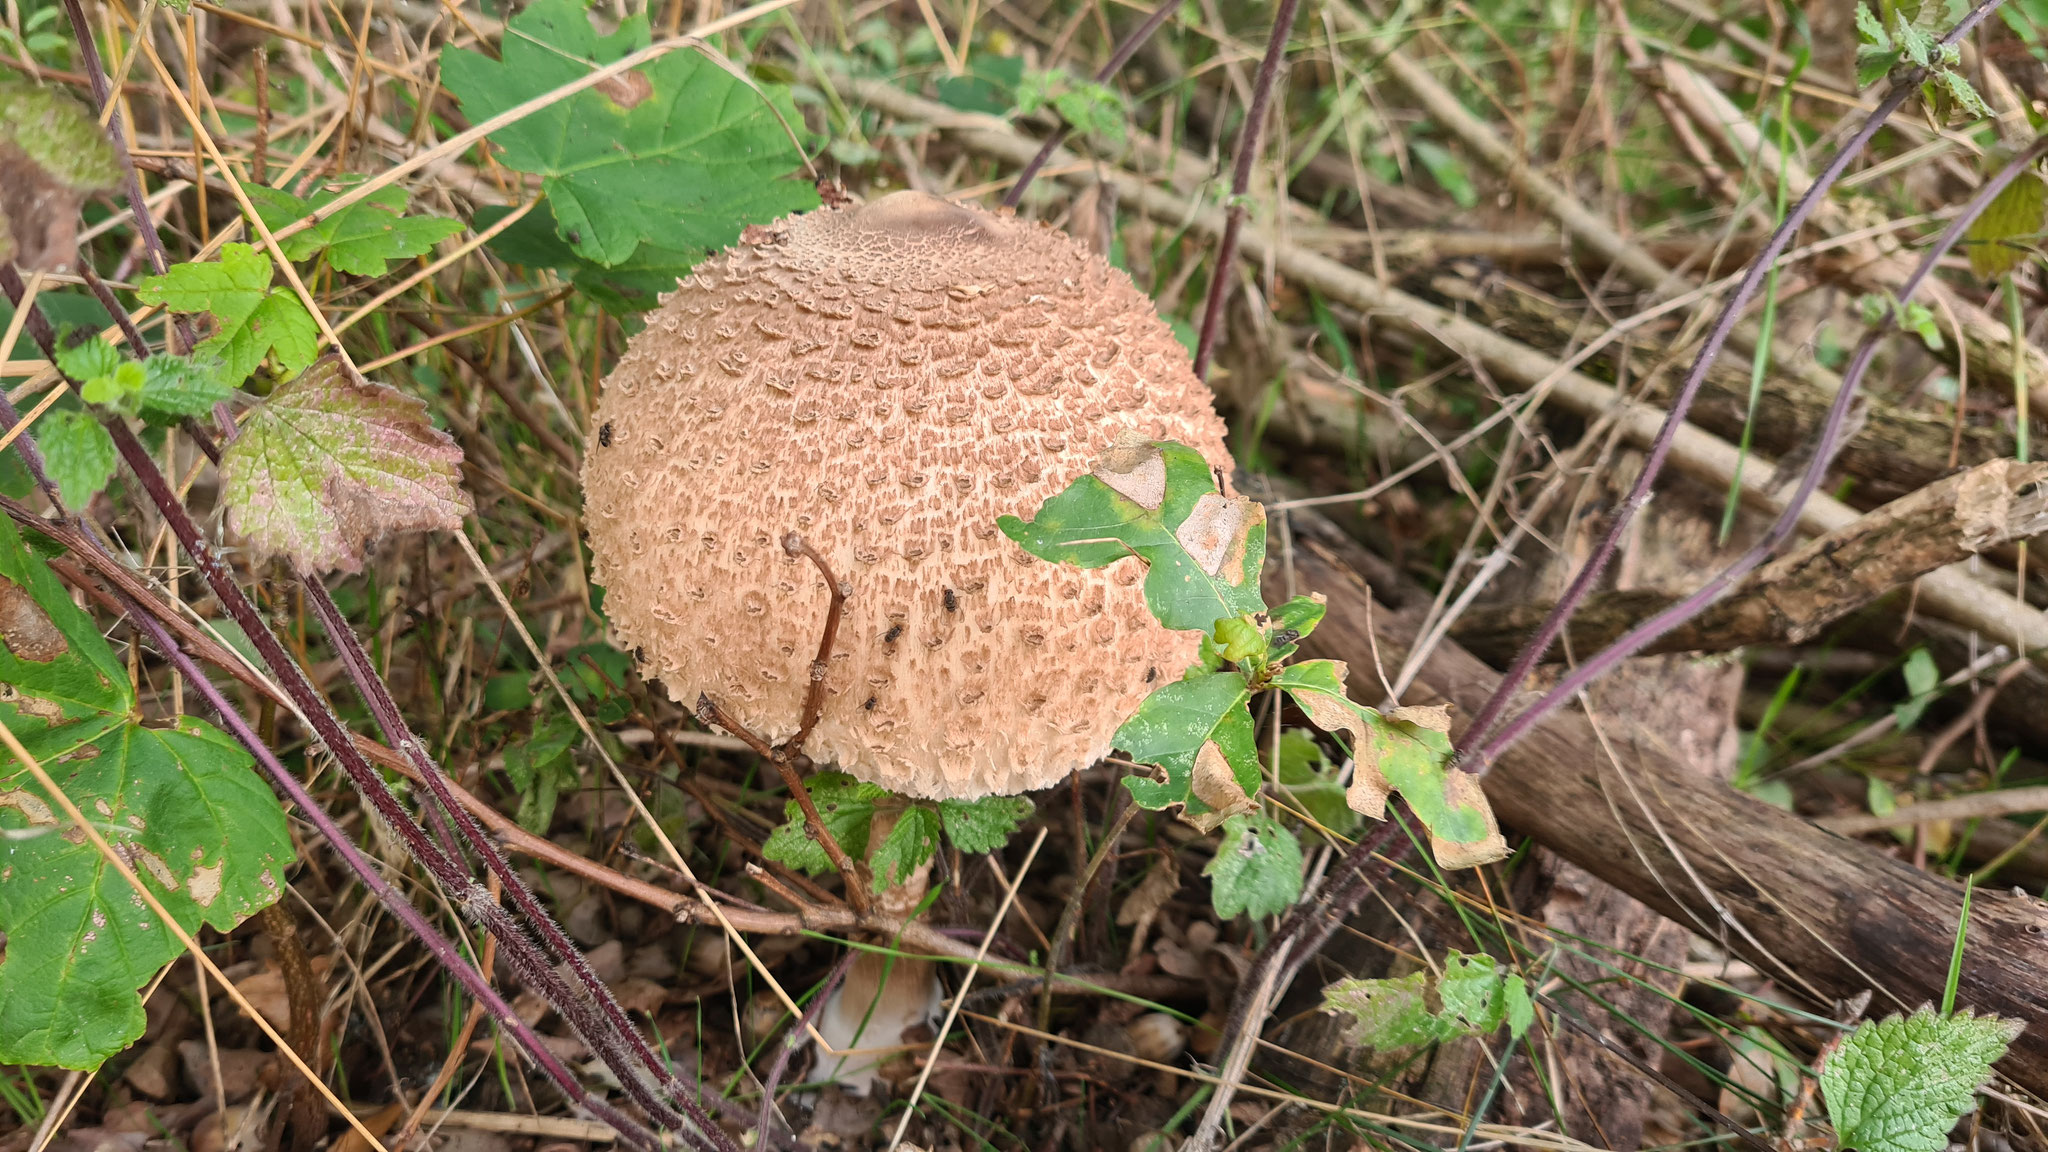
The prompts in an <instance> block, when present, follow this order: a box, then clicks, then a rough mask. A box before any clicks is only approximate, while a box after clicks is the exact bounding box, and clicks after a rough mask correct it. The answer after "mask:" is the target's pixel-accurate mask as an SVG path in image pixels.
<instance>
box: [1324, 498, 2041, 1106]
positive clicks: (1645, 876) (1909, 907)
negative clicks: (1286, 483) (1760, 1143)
mask: <svg viewBox="0 0 2048 1152" xmlns="http://www.w3.org/2000/svg"><path fill="white" fill-rule="evenodd" d="M1294 531H1295V542H1296V548H1295V551H1294V555H1293V563H1294V573H1295V578H1296V579H1297V580H1298V581H1299V583H1300V586H1301V587H1304V588H1314V589H1317V590H1320V591H1323V592H1325V593H1327V594H1328V595H1329V596H1330V603H1329V615H1328V616H1327V617H1325V619H1324V621H1323V624H1322V626H1321V627H1320V628H1318V629H1317V630H1316V632H1315V633H1314V634H1313V635H1312V636H1310V637H1309V638H1308V640H1307V642H1306V643H1305V644H1304V648H1305V650H1307V651H1308V652H1309V653H1310V654H1312V655H1316V656H1325V657H1336V658H1341V659H1345V660H1348V661H1350V662H1352V663H1353V664H1354V665H1355V666H1357V667H1361V668H1370V667H1372V666H1373V662H1374V661H1375V660H1378V661H1379V662H1380V663H1381V664H1383V665H1385V666H1388V667H1393V666H1396V665H1398V664H1399V663H1400V662H1401V660H1402V659H1403V658H1404V657H1405V656H1406V655H1407V652H1408V649H1409V646H1410V645H1411V644H1412V643H1413V642H1414V640H1415V638H1416V633H1417V626H1418V623H1419V621H1420V617H1421V613H1422V609H1423V608H1424V607H1426V603H1425V598H1424V597H1421V596H1420V595H1418V594H1415V593H1413V592H1412V590H1408V589H1404V588H1402V587H1400V586H1399V584H1398V583H1397V578H1396V577H1394V576H1393V575H1392V574H1391V572H1390V571H1389V570H1388V569H1387V568H1386V566H1385V565H1384V564H1381V563H1379V562H1378V561H1376V560H1374V559H1373V558H1372V557H1370V556H1368V555H1366V554H1365V553H1364V552H1363V551H1362V550H1360V549H1359V548H1358V547H1357V546H1356V545H1355V544H1352V543H1351V542H1350V541H1348V540H1346V539H1344V538H1343V537H1342V536H1341V534H1340V533H1338V532H1337V531H1336V530H1335V529H1333V528H1331V527H1330V526H1329V525H1328V524H1327V523H1326V522H1322V521H1319V520H1314V519H1310V518H1307V517H1298V518H1297V519H1296V522H1295V524H1294ZM1368 589H1370V592H1371V598H1372V603H1371V606H1370V610H1369V604H1368ZM1498 681H1499V676H1498V674H1497V673H1495V672H1494V671H1493V670H1492V669H1491V668H1489V667H1487V666H1486V665H1485V664H1482V663H1481V662H1480V661H1479V659H1478V658H1477V657H1475V656H1473V655H1472V654H1471V653H1469V652H1467V651H1465V650H1464V649H1463V648H1460V647H1458V646H1456V645H1454V644H1449V643H1446V644H1441V645H1439V646H1438V647H1437V648H1436V650H1435V651H1434V653H1433V654H1432V655H1431V656H1430V658H1429V660H1428V661H1427V662H1426V663H1425V665H1424V666H1423V669H1422V673H1421V675H1420V676H1419V677H1418V679H1417V680H1416V682H1415V686H1414V688H1413V689H1412V690H1411V693H1410V695H1409V696H1408V697H1407V698H1406V699H1404V700H1403V703H1406V704H1432V703H1438V702H1449V703H1452V704H1454V705H1455V706H1456V707H1457V710H1458V711H1459V712H1461V713H1464V714H1467V715H1469V714H1470V713H1471V712H1472V711H1473V710H1474V709H1476V708H1478V707H1479V706H1480V705H1481V704H1483V703H1484V702H1485V701H1486V699H1487V697H1488V696H1489V695H1490V694H1491V693H1492V692H1493V690H1494V688H1495V687H1496V685H1497V684H1498ZM1485 788H1486V794H1487V797H1488V798H1489V799H1490V800H1491V801H1492V802H1493V807H1494V810H1495V811H1496V812H1497V813H1498V814H1499V816H1500V819H1501V822H1502V824H1503V825H1504V826H1506V827H1509V828H1512V829H1514V830H1516V831H1519V832H1521V833H1525V834H1527V835H1529V836H1530V837H1532V838H1534V839H1535V840H1536V841H1537V842H1538V843H1540V844H1542V845H1543V846H1545V847H1547V848H1549V849H1551V850H1552V851H1554V852H1556V853H1557V854H1558V855H1560V856H1563V857H1564V858H1565V859H1567V860H1570V861H1572V862H1573V863H1575V864H1577V865H1579V866H1580V867H1582V868H1585V869H1586V870H1587V871H1589V872H1591V873H1593V874H1594V875H1596V876H1598V877H1600V878H1601V879H1602V880H1605V881H1607V882H1608V883H1610V884H1613V885H1614V886H1615V887H1617V888H1620V889H1622V890H1623V891H1625V892H1627V893H1628V894H1629V895H1631V896H1633V897H1635V898H1636V899H1637V900H1640V901H1642V902H1643V903H1645V904H1648V905H1649V906H1650V907H1652V908H1654V909H1656V910H1657V911H1658V912H1660V913H1662V914H1663V915H1665V916H1668V917H1670V918H1671V919H1673V920H1674V921H1676V922H1678V923H1679V924H1682V925H1685V926H1686V927H1688V928H1690V929H1692V930H1694V931H1697V932H1699V933H1701V934H1703V935H1705V936H1708V937H1710V938H1712V939H1715V940H1717V941H1719V942H1720V943H1721V944H1722V945H1724V946H1725V947H1727V948H1728V949H1729V950H1731V951H1733V952H1735V953H1738V954H1740V955H1742V956H1744V957H1745V958H1746V959H1748V960H1750V961H1751V962H1752V963H1754V964H1756V965H1757V966H1758V968H1759V969H1760V970H1762V971H1764V972H1766V973H1768V974H1770V975H1771V976H1772V977H1773V978H1774V979H1777V980H1779V981H1781V982H1782V984H1783V986H1784V987H1785V988H1787V989H1788V990H1792V991H1795V992H1798V993H1801V994H1803V995H1806V996H1808V997H1810V998H1811V999H1813V1000H1814V1001H1815V1002H1816V1003H1819V1004H1823V1005H1825V1004H1827V1003H1828V1002H1829V1001H1832V1000H1837V999H1847V998H1849V997H1852V996H1855V995H1857V994H1858V993H1860V992H1862V991H1864V990H1865V989H1872V990H1874V991H1875V993H1876V998H1875V1000H1874V1002H1873V1003H1872V1005H1871V1009H1870V1010H1871V1012H1872V1013H1873V1014H1876V1015H1883V1014H1886V1013H1890V1012H1893V1011H1904V1010H1910V1009H1912V1008H1914V1007H1916V1006H1918V1005H1920V1004H1923V1003H1929V1002H1934V1001H1938V1000H1939V999H1940V998H1941V994H1942V988H1943V985H1944V982H1945V978H1946V976H1947V970H1948V961H1949V952H1950V949H1951V947H1952V946H1953V945H1954V942H1955V926H1956V924H1957V922H1958V921H1959V919H1960V917H1961V914H1962V895H1963V893H1962V888H1961V887H1960V886H1959V885H1957V884H1954V883H1952V882H1950V881H1947V880H1943V879H1940V878H1938V877H1935V876H1932V875H1929V874H1928V873H1925V872H1922V871H1919V870H1917V869H1914V868H1911V867H1909V866H1907V865H1906V864H1904V863H1902V862H1900V861H1897V860H1893V859H1890V858H1889V857H1886V856H1883V855H1880V854H1879V853H1877V852H1875V851H1872V850H1869V849H1867V848H1865V847H1863V846H1861V845H1858V844H1856V843H1854V842H1853V841H1849V840H1845V839H1843V838H1841V837H1839V836H1836V835H1834V834H1833V833H1830V832H1827V831H1824V830H1822V829H1820V828H1816V827H1815V826H1814V825H1812V824H1809V823H1807V822H1806V821H1804V820H1801V819H1799V818H1798V817H1796V816H1792V815H1790V814H1788V813H1785V812H1783V811H1780V810H1779V809H1777V808H1773V807H1771V806H1770V805H1768V804H1763V803H1760V802H1758V801H1756V800H1752V799H1750V798H1749V797H1747V796H1744V795H1742V794H1740V793H1738V792H1736V791H1734V790H1733V789H1731V788H1728V787H1727V786H1726V785H1723V784H1720V783H1716V782H1713V781H1709V780H1705V779H1702V778H1700V777H1699V776H1697V775H1694V774H1693V773H1691V772H1689V771H1687V770H1686V769H1685V768H1684V767H1683V766H1682V765H1681V764H1680V763H1679V762H1678V760H1677V759H1676V758H1675V757H1674V756H1673V755H1672V753H1671V752H1670V750H1668V749H1666V748H1664V747H1662V746H1660V744H1659V742H1658V741H1657V740H1656V739H1655V738H1654V737H1652V736H1650V735H1649V734H1648V733H1647V732H1646V731H1645V730H1644V729H1642V728H1640V727H1638V726H1637V725H1636V724H1635V723H1634V722H1633V721H1632V719H1631V718H1630V717H1628V716H1623V715H1602V716H1599V717H1598V718H1597V726H1596V723H1595V722H1594V721H1593V720H1589V719H1588V718H1587V717H1585V716H1584V715H1579V714H1563V713H1560V714H1555V715H1552V716H1550V717H1549V718H1547V719H1545V720H1544V721H1543V722H1542V723H1540V724H1538V725H1537V726H1536V727H1534V728H1533V729H1532V730H1531V731H1530V732H1529V733H1528V735H1527V736H1526V737H1525V738H1524V739H1522V740H1521V741H1520V742H1519V743H1517V744H1515V745H1513V746H1511V747H1510V748H1509V749H1508V750H1507V751H1505V752H1504V753H1503V754H1502V755H1501V758H1500V760H1499V762H1498V764H1497V765H1496V766H1495V768H1494V770H1493V772H1492V773H1491V774H1489V775H1488V776H1487V778H1486V783H1485ZM1956 1002H1957V1004H1958V1005H1959V1006H1962V1007H1967V1008H1973V1009H1976V1010H1977V1011H1980V1012H1994V1013H1997V1014H1999V1015H2002V1016H2012V1017H2018V1018H2021V1019H2024V1020H2029V1021H2038V1020H2040V1019H2042V1018H2043V1014H2044V1013H2048V903H2044V902H2042V901H2040V900H2037V899H2034V898H2033V897H2031V896H2027V895H2025V894H2024V893H2009V892H2000V891H1991V890H1984V891H1979V892H1978V893H1977V894H1976V896H1975V898H1974V902H1973V904H1972V906H1971V916H1970V927H1969V951H1968V953H1967V954H1966V955H1965V956H1964V960H1963V965H1962V978H1961V985H1960V990H1959V992H1958V994H1957V1001H1956ZM1999 1068H2000V1070H2001V1071H2002V1072H2003V1073H2004V1074H2005V1075H2006V1076H2007V1077H2008V1078H2010V1079H2011V1080H2012V1081H2013V1082H2014V1083H2016V1084H2018V1085H2020V1086H2022V1087H2024V1088H2026V1089H2027V1090H2028V1091H2031V1092H2036V1093H2039V1092H2043V1091H2048V1032H2044V1031H2043V1030H2041V1029H2039V1028H2029V1029H2028V1030H2027V1031H2026V1032H2024V1033H2022V1034H2021V1036H2020V1038H2019V1040H2018V1041H2016V1042H2015V1043H2014V1045H2013V1048H2012V1051H2011V1053H2010V1054H2009V1055H2008V1056H2007V1057H2006V1059H2005V1060H2004V1062H2002V1063H2001V1064H2000V1065H1999Z"/></svg>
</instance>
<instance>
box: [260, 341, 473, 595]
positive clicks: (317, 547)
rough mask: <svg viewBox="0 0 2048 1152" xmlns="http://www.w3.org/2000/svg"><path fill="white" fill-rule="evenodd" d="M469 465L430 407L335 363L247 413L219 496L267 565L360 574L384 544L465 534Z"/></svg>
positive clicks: (330, 360)
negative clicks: (276, 561)
mask: <svg viewBox="0 0 2048 1152" xmlns="http://www.w3.org/2000/svg"><path fill="white" fill-rule="evenodd" d="M461 463H462V449H461V448H459V447H457V446H456V444H455V442H454V441H453V440H451V439H449V437H448V435H447V434H446V433H444V432H442V431H440V430H439V429H437V428H435V427H434V426H433V425H432V424H430V423H429V422H428V421H427V410H426V405H425V404H423V403H421V402H420V401H418V400H416V399H413V398H412V397H410V396H407V395H405V394H404V393H402V392H399V391H398V390H397V389H394V388H390V387H387V386H385V385H382V384H374V383H371V382H370V381H367V380H365V379H363V378H362V377H361V376H359V375H357V374H356V373H355V372H354V370H352V369H350V368H348V367H347V366H346V365H344V364H343V363H342V362H341V360H340V358H339V357H336V356H333V355H328V356H324V357H322V358H321V359H319V360H318V361H315V362H314V364H313V366H312V367H311V368H308V369H306V371H305V372H303V373H301V374H300V375H299V376H298V377H297V378H295V379H293V380H292V381H290V382H289V383H287V384H284V385H282V386H281V387H279V388H278V390H277V391H275V392H273V393H271V394H270V398H269V399H268V400H266V401H265V402H264V403H263V405H262V406H261V407H259V408H257V409H256V410H255V411H254V412H252V413H251V414H250V415H249V417H248V419H247V420H246V421H245V422H244V424H243V426H242V430H241V434H240V435H239V436H237V437H236V438H235V441H234V443H233V444H230V445H229V446H228V449H227V451H226V452H224V453H223V454H222V456H221V462H220V475H221V495H222V497H223V499H224V500H225V502H226V503H227V505H228V523H229V524H230V525H232V526H233V527H234V529H235V530H236V531H237V532H240V533H241V534H242V535H243V536H245V537H247V538H248V541H249V544H250V547H251V548H252V549H253V550H254V551H255V553H256V555H257V557H258V558H259V559H262V558H268V557H270V556H275V555H286V556H290V557H291V558H292V559H294V560H296V561H298V562H299V563H301V564H303V565H305V566H306V567H308V568H310V569H312V570H313V571H316V572H326V571H329V570H331V569H336V568H339V569H341V570H342V571H345V572H357V571H361V570H362V566H363V549H364V546H365V545H366V544H367V543H369V542H371V541H374V540H376V539H378V538H380V537H382V536H386V535H389V534H391V533H394V532H411V531H424V530H429V529H437V528H438V529H455V528H457V527H459V526H460V525H461V523H462V518H463V517H464V516H466V515H468V514H469V512H470V509H471V506H470V501H469V496H468V494H467V493H465V492H463V490H462V486H461V472H460V470H459V466H460V464H461Z"/></svg>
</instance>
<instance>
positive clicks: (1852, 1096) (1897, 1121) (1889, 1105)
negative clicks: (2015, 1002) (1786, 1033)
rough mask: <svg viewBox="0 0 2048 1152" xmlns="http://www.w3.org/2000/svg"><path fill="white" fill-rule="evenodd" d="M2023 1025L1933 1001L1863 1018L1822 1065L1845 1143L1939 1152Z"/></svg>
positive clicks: (1884, 1151)
mask: <svg viewBox="0 0 2048 1152" xmlns="http://www.w3.org/2000/svg"><path fill="white" fill-rule="evenodd" d="M2021 1028H2022V1025H2021V1023H2020V1021H2017V1020H2004V1019H2000V1018H1998V1017H1996V1016H1977V1015H1973V1014H1971V1013H1968V1012H1965V1013H1961V1014H1958V1015H1954V1016H1944V1015H1941V1014H1940V1013H1937V1012H1936V1011H1934V1009H1933V1008H1931V1007H1927V1006H1922V1007H1921V1009H1920V1010H1919V1011H1917V1012H1915V1013H1913V1014H1912V1015H1911V1016H1891V1017H1888V1018H1886V1019H1883V1020H1866V1021H1864V1022H1863V1023H1862V1024H1859V1025H1857V1027H1856V1030H1855V1031H1854V1032H1851V1033H1850V1034H1849V1036H1848V1037H1847V1038H1846V1039H1844V1040H1843V1041H1842V1044H1841V1046H1840V1047H1839V1048H1837V1049H1835V1051H1834V1052H1833V1053H1832V1054H1831V1055H1829V1056H1828V1058H1827V1061H1826V1062H1825V1063H1824V1064H1822V1065H1821V1068H1820V1092H1821V1097H1822V1099H1824V1100H1825V1101H1826V1102H1827V1107H1828V1119H1829V1120H1830V1121H1832V1122H1833V1124H1834V1126H1835V1135H1836V1137H1837V1139H1838V1141H1839V1143H1840V1145H1841V1146H1842V1147H1843V1148H1854V1149H1856V1150H1857V1152H1939V1150H1940V1149H1942V1148H1944V1147H1946V1146H1947V1144H1948V1134H1949V1131H1950V1129H1952V1128H1954V1127H1955V1126H1956V1121H1958V1120H1960V1119H1962V1117H1963V1115H1964V1114H1965V1113H1967V1112H1969V1111H1970V1109H1972V1108H1973V1107H1975V1106H1976V1096H1977V1090H1978V1089H1979V1088H1981V1087H1983V1086H1984V1083H1985V1081H1987V1080H1989V1079H1990V1078H1991V1065H1992V1064H1994V1063H1996V1062H1997V1060H1998V1059H1999V1057H2001V1056H2003V1055H2005V1049H2006V1046H2007V1045H2008V1044H2011V1043H2012V1041H2013V1038H2014V1037H2016V1036H2018V1035H2019V1034H2020V1031H2021Z"/></svg>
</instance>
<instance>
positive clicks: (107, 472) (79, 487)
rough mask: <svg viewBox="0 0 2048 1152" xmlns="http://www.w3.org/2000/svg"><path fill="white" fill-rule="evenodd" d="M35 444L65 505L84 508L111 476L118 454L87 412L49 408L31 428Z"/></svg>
mask: <svg viewBox="0 0 2048 1152" xmlns="http://www.w3.org/2000/svg"><path fill="white" fill-rule="evenodd" d="M34 432H35V437H36V447H38V448H40V449H42V450H43V463H44V464H45V465H46V466H47V468H48V470H49V473H50V479H51V480H53V481H55V482H56V484H57V493H58V495H60V496H62V497H63V498H64V503H65V505H66V506H68V507H70V508H74V509H78V508H84V507H85V506H86V504H87V503H89V502H90V501H91V500H92V498H93V497H94V496H96V495H98V494H99V492H100V489H102V488H105V487H106V486H107V481H108V480H111V479H112V478H113V476H114V465H115V463H116V462H117V461H118V460H119V459H120V453H119V452H117V451H116V450H115V448H114V438H113V437H112V436H110V435H108V434H107V430H106V429H105V428H102V427H100V422H99V421H98V420H96V419H94V418H93V416H92V414H91V413H90V412H84V411H80V410H78V409H75V408H52V409H50V410H49V411H48V412H45V413H43V416H42V419H40V420H37V421H36V424H35V428H34Z"/></svg>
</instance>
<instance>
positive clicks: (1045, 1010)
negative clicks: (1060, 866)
mask: <svg viewBox="0 0 2048 1152" xmlns="http://www.w3.org/2000/svg"><path fill="white" fill-rule="evenodd" d="M1117 791H1118V792H1121V791H1122V789H1121V788H1119V789H1117ZM1138 811H1139V809H1138V806H1137V805H1136V804H1134V803H1130V802H1129V801H1128V800H1127V801H1126V802H1125V803H1124V810H1123V811H1122V812H1121V813H1118V815H1117V818H1116V820H1115V821H1114V822H1113V823H1112V824H1111V825H1110V829H1109V834H1108V835H1107V836H1105V837H1103V839H1102V843H1100V844H1098V845H1096V846H1095V851H1094V852H1093V853H1092V854H1091V855H1090V856H1089V857H1088V864H1087V866H1086V867H1084V868H1082V869H1081V876H1080V879H1078V880H1076V881H1075V882H1074V890H1073V891H1072V892H1071V893H1069V894H1068V895H1067V904H1066V907H1064V908H1062V909H1061V910H1060V920H1059V925H1058V926H1057V927H1055V928H1054V929H1053V930H1052V948H1051V949H1050V950H1049V951H1048V952H1047V953H1046V958H1045V976H1046V979H1045V985H1044V987H1043V988H1041V989H1040V990H1039V993H1038V1030H1039V1031H1040V1032H1050V1031H1052V977H1053V974H1054V973H1056V972H1058V971H1059V970H1060V969H1061V968H1063V967H1065V966H1066V963H1067V954H1068V953H1069V952H1070V951H1072V950H1073V946H1074V933H1075V931H1076V930H1077V929H1078V927H1079V925H1080V922H1081V911H1082V909H1083V908H1085V907H1087V903H1088V889H1090V888H1092V887H1094V885H1095V876H1096V874H1097V873H1099V872H1101V871H1102V866H1103V864H1104V863H1106V862H1107V861H1108V860H1109V858H1110V856H1111V855H1112V854H1114V853H1115V852H1116V845H1117V841H1119V840H1122V839H1123V837H1124V829H1126V828H1129V827H1130V826H1131V820H1132V819H1133V818H1135V817H1136V816H1137V815H1138ZM1038 1051H1039V1057H1040V1059H1039V1075H1040V1076H1041V1077H1043V1078H1045V1079H1048V1080H1049V1079H1050V1078H1051V1076H1052V1065H1051V1063H1050V1062H1049V1058H1050V1057H1051V1055H1052V1046H1051V1045H1050V1044H1046V1043H1043V1042H1041V1043H1040V1044H1039V1046H1038ZM1048 1099H1050V1097H1048Z"/></svg>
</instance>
